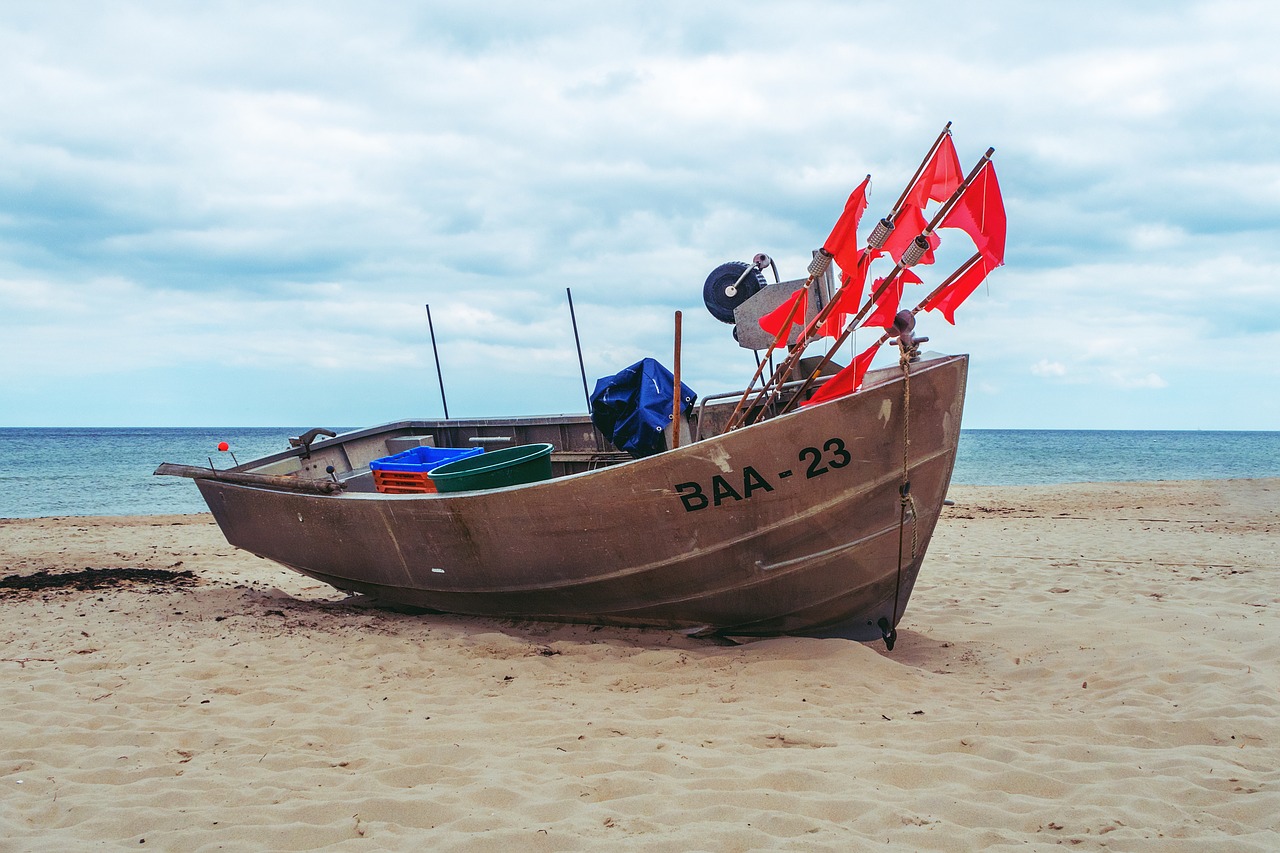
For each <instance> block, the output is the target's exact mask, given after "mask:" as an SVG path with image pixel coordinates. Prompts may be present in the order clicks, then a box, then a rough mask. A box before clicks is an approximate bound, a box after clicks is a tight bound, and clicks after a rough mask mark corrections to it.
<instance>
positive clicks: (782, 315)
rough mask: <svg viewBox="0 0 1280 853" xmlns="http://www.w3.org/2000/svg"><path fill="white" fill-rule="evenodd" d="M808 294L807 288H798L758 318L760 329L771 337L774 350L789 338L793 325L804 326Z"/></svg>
mask: <svg viewBox="0 0 1280 853" xmlns="http://www.w3.org/2000/svg"><path fill="white" fill-rule="evenodd" d="M808 292H809V291H808V288H804V287H802V288H800V289H799V290H797V291H796V292H795V293H793V294H791V295H790V296H788V297H787V298H786V300H784V301H783V303H782V304H781V305H779V306H778V307H777V308H774V309H773V310H772V311H770V312H769V313H768V314H765V315H764V316H763V317H761V318H760V328H762V329H764V330H765V331H766V332H768V333H769V334H771V335H773V345H774V347H775V348H777V347H780V346H782V345H783V344H784V343H786V342H787V339H788V338H790V337H791V327H792V326H793V325H795V324H796V323H800V324H801V325H803V324H804V315H805V311H806V310H807V307H808V301H809V300H808V298H807V296H808ZM793 308H794V309H795V310H794V313H793V312H792V309H793Z"/></svg>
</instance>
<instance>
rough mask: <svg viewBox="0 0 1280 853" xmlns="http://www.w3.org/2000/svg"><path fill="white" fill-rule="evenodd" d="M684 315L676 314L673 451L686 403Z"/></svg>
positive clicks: (672, 420) (672, 412)
mask: <svg viewBox="0 0 1280 853" xmlns="http://www.w3.org/2000/svg"><path fill="white" fill-rule="evenodd" d="M683 316H684V315H682V314H681V313H680V312H679V311H677V312H676V352H675V370H674V371H673V375H674V377H675V387H674V388H673V389H672V391H671V398H672V403H671V409H672V411H671V449H672V450H675V449H676V448H677V447H679V446H680V408H681V406H680V404H681V403H683V402H684V392H683V391H682V390H681V388H680V321H681V319H682V317H683Z"/></svg>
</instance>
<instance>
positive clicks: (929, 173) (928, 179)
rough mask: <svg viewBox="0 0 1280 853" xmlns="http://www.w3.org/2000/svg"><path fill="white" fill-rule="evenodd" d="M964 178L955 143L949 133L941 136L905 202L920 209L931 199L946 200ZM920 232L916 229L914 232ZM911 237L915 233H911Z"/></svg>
mask: <svg viewBox="0 0 1280 853" xmlns="http://www.w3.org/2000/svg"><path fill="white" fill-rule="evenodd" d="M963 180H964V173H963V172H962V171H960V157H959V155H957V154H956V145H955V143H954V142H952V141H951V134H949V133H948V134H947V135H945V136H944V137H942V142H941V143H939V144H938V147H937V148H936V149H934V152H933V156H932V157H930V158H929V162H928V163H926V164H925V166H924V168H923V169H921V170H920V177H918V178H916V182H915V183H914V184H912V185H911V189H909V190H907V196H906V203H907V204H914V205H915V206H916V207H918V208H920V209H922V210H923V209H924V208H925V207H927V206H928V204H929V202H930V200H932V201H946V200H947V199H949V198H951V194H952V193H953V192H955V191H956V187H958V186H960V182H961V181H963ZM919 233H920V232H919V231H917V232H916V234H919ZM912 236H913V237H914V236H915V234H913V235H912Z"/></svg>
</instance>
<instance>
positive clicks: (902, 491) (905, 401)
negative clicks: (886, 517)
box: [889, 346, 919, 629]
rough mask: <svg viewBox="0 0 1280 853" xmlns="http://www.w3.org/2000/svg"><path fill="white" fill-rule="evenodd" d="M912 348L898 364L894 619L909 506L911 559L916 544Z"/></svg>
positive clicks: (903, 350)
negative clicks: (899, 403) (899, 453)
mask: <svg viewBox="0 0 1280 853" xmlns="http://www.w3.org/2000/svg"><path fill="white" fill-rule="evenodd" d="M914 349H915V347H907V346H904V347H902V352H901V355H899V357H898V365H899V366H900V367H901V368H902V485H901V486H899V488H898V494H899V496H900V498H901V509H900V510H899V512H898V571H897V577H896V579H895V582H894V589H893V620H892V622H891V623H890V625H889V627H890V629H893V628H894V625H893V622H896V621H897V619H898V601H899V599H900V597H901V593H902V549H903V537H904V535H905V532H906V526H907V507H910V508H911V559H912V560H915V558H916V550H917V548H918V547H919V528H918V526H917V525H916V499H915V497H914V496H912V494H911V480H910V477H909V475H910V456H909V453H910V444H911V357H912V355H913V354H914V353H913V350H914Z"/></svg>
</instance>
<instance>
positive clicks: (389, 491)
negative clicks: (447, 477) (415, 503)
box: [373, 469, 436, 495]
mask: <svg viewBox="0 0 1280 853" xmlns="http://www.w3.org/2000/svg"><path fill="white" fill-rule="evenodd" d="M373 484H374V485H375V486H377V488H378V491H379V492H382V493H383V494H385V495H420V494H423V493H426V492H434V491H435V490H436V484H435V483H433V482H431V478H430V477H428V476H427V473H426V472H425V471H379V470H376V469H375V470H374V472H373Z"/></svg>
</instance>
